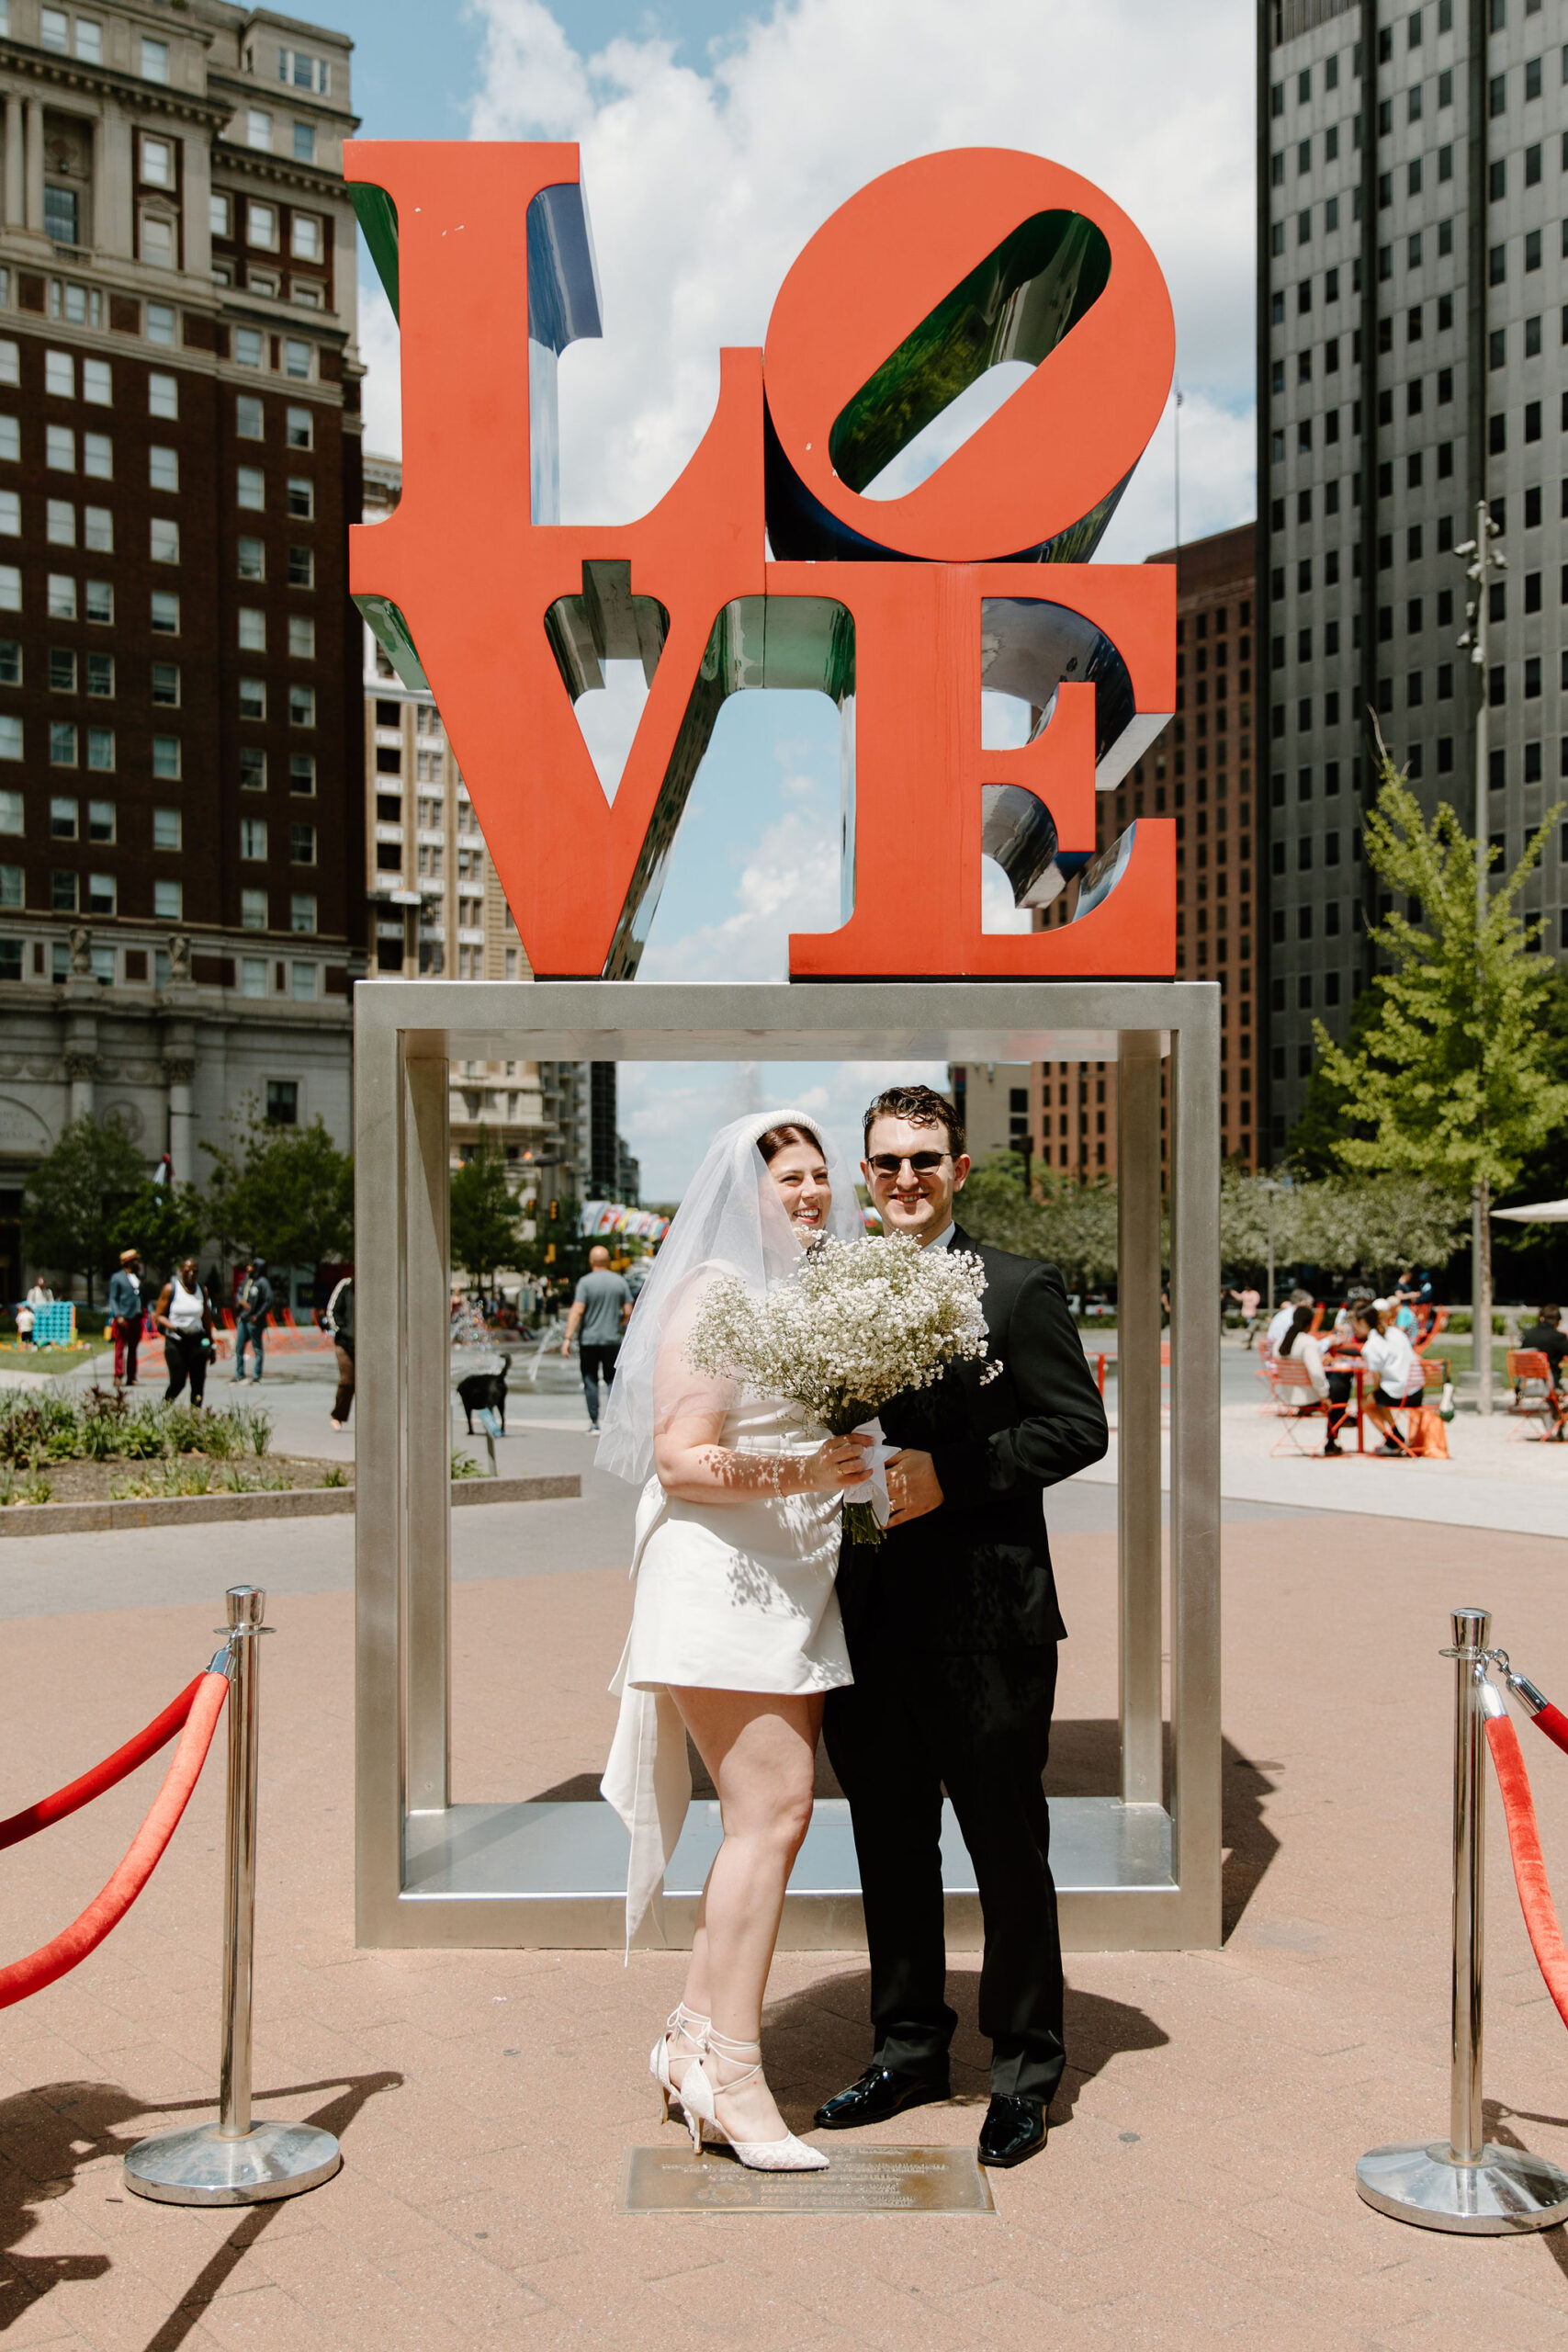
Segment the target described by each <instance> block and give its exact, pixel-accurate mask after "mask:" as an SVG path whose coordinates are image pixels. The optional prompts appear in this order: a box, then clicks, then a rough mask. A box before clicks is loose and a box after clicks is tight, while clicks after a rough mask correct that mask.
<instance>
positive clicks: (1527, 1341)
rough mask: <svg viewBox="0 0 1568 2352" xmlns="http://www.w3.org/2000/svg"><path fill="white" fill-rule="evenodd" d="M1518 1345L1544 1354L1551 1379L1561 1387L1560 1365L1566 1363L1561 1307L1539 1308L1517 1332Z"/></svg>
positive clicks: (1567, 1342) (1567, 1348) (1566, 1343)
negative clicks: (1534, 1317)
mask: <svg viewBox="0 0 1568 2352" xmlns="http://www.w3.org/2000/svg"><path fill="white" fill-rule="evenodd" d="M1519 1345H1520V1347H1521V1348H1533V1349H1534V1350H1535V1351H1537V1353H1538V1354H1540V1355H1543V1356H1545V1358H1546V1359H1547V1362H1548V1363H1550V1364H1551V1377H1552V1381H1553V1383H1554V1385H1556V1386H1557V1387H1559V1388H1561V1387H1562V1367H1563V1364H1564V1363H1568V1339H1564V1338H1563V1336H1562V1308H1561V1307H1560V1306H1542V1307H1540V1308H1539V1309H1538V1310H1537V1314H1536V1319H1535V1321H1534V1322H1533V1323H1532V1324H1530V1326H1529V1329H1527V1330H1523V1331H1521V1332H1520V1333H1519Z"/></svg>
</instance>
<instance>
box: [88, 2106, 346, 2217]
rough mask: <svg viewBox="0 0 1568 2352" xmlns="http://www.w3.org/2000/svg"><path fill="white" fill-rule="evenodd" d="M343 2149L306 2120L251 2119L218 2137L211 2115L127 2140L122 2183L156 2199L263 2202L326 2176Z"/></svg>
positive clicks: (318, 2182) (196, 2202)
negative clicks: (235, 2134) (130, 2144)
mask: <svg viewBox="0 0 1568 2352" xmlns="http://www.w3.org/2000/svg"><path fill="white" fill-rule="evenodd" d="M342 2163H343V2151H342V2149H341V2148H340V2147H339V2146H338V2143H337V2142H336V2141H335V2140H334V2139H333V2135H332V2133H331V2132H330V2131H317V2129H316V2127H315V2125H314V2124H313V2123H254V2124H253V2125H252V2126H251V2129H250V2130H249V2131H247V2132H246V2133H245V2135H244V2137H243V2139H242V2140H225V2139H224V2138H223V2137H222V2135H221V2133H220V2131H219V2129H218V2126H217V2124H216V2123H203V2124H198V2125H197V2126H196V2127H195V2128H194V2129H193V2128H190V2127H187V2128H186V2130H184V2131H160V2132H158V2133H157V2134H156V2136H155V2137H154V2138H152V2139H151V2140H143V2141H141V2143H140V2144H139V2145H138V2146H136V2147H134V2148H132V2150H131V2152H130V2154H129V2155H128V2156H127V2158H126V2160H125V2185H126V2187H127V2188H129V2189H130V2191H131V2192H132V2194H133V2195H135V2196H137V2197H150V2198H152V2199H153V2200H154V2201H155V2202H156V2203H158V2204H160V2205H265V2204H268V2203H270V2202H271V2201H272V2199H275V2198H278V2197H299V2195H301V2194H302V2193H303V2191H304V2190H305V2189H307V2188H320V2187H321V2183H322V2181H324V2180H331V2178H332V2177H333V2173H334V2172H336V2171H337V2169H338V2167H339V2165H341V2164H342Z"/></svg>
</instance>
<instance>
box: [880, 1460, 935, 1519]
mask: <svg viewBox="0 0 1568 2352" xmlns="http://www.w3.org/2000/svg"><path fill="white" fill-rule="evenodd" d="M887 1496H888V1500H889V1501H890V1502H891V1503H892V1505H893V1514H892V1517H891V1518H890V1519H889V1520H888V1522H887V1524H888V1526H889V1527H902V1526H903V1525H904V1524H905V1522H906V1521H908V1520H911V1519H924V1517H925V1515H926V1513H927V1511H929V1510H940V1508H941V1506H942V1481H941V1479H940V1478H939V1477H938V1476H937V1475H936V1464H935V1463H934V1462H933V1461H932V1460H931V1455H930V1454H929V1453H915V1452H914V1451H913V1450H912V1449H911V1450H908V1451H904V1452H900V1453H895V1454H892V1455H890V1456H889V1458H888V1463H887Z"/></svg>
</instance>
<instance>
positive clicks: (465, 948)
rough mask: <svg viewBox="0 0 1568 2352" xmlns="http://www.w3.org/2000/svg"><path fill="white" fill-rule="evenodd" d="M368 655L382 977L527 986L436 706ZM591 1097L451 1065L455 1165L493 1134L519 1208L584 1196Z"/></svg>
mask: <svg viewBox="0 0 1568 2352" xmlns="http://www.w3.org/2000/svg"><path fill="white" fill-rule="evenodd" d="M402 472H403V469H402V465H401V461H400V459H398V458H378V457H373V456H372V457H367V458H366V459H365V520H366V521H367V523H369V522H378V521H382V520H384V519H385V518H386V516H387V515H389V514H390V513H391V512H392V510H393V508H394V507H395V506H396V505H397V503H398V500H399V498H400V495H401V492H402ZM363 646H364V665H365V671H364V698H365V770H364V773H365V836H366V852H365V856H366V865H365V882H364V890H365V895H366V898H367V900H368V905H369V911H370V920H371V923H372V925H373V929H374V933H375V942H376V959H375V960H376V969H377V971H378V974H380V975H381V976H382V977H383V978H385V977H386V976H388V975H389V974H402V975H405V976H408V977H410V978H412V977H413V976H414V975H416V974H423V975H425V976H426V977H434V976H437V975H444V976H446V978H453V977H456V978H458V979H461V980H527V979H531V978H532V977H533V974H532V971H531V969H530V967H529V964H528V958H527V955H526V953H525V950H524V946H523V943H522V941H521V940H520V939H519V937H518V935H517V926H516V924H515V923H514V922H513V920H512V910H511V909H510V908H509V907H508V905H507V903H506V899H505V897H504V895H503V894H502V888H501V884H500V883H499V881H498V880H497V879H496V874H495V867H494V865H493V864H492V863H491V858H490V855H489V854H488V852H487V850H486V848H485V844H484V837H483V835H482V833H481V832H480V831H479V819H478V816H477V815H476V813H475V810H474V806H473V803H472V801H471V800H470V799H469V797H468V786H467V785H465V783H464V782H463V778H462V775H461V774H460V773H459V770H458V767H457V760H456V758H455V757H454V756H453V752H452V748H451V745H450V743H449V741H448V740H447V735H446V728H445V727H444V726H443V725H442V720H441V713H440V711H439V710H438V709H437V708H436V706H435V700H434V695H431V694H430V693H429V691H428V690H427V689H425V688H423V687H413V686H407V685H405V684H403V683H402V681H401V680H400V678H399V677H398V675H397V673H395V671H394V670H393V668H392V665H391V663H390V662H389V661H388V659H387V657H386V655H385V653H384V652H382V650H381V649H380V647H379V646H378V644H377V642H376V640H375V639H374V638H373V637H372V636H371V634H370V632H369V630H368V629H366V630H365V631H364V632H363ZM612 1069H613V1066H612ZM587 1092H588V1081H587V1065H586V1064H585V1063H583V1064H578V1063H573V1062H559V1063H556V1062H530V1061H523V1060H513V1061H463V1062H457V1063H454V1064H453V1068H452V1083H451V1088H450V1091H449V1094H448V1100H447V1118H448V1123H449V1132H450V1136H451V1144H452V1159H453V1163H454V1165H457V1163H459V1162H461V1161H463V1160H467V1159H472V1158H473V1155H474V1153H475V1152H476V1150H477V1149H478V1148H479V1140H480V1138H481V1136H488V1137H490V1138H491V1139H492V1140H493V1141H494V1142H495V1143H496V1145H497V1146H498V1147H499V1148H500V1149H501V1151H502V1153H503V1155H504V1157H505V1159H506V1164H507V1169H508V1171H509V1174H510V1176H511V1179H512V1182H513V1187H514V1189H515V1190H517V1191H518V1192H520V1193H522V1194H523V1196H524V1198H525V1200H527V1201H530V1202H534V1201H537V1200H539V1199H541V1198H543V1199H544V1200H546V1201H550V1200H558V1199H562V1198H566V1199H585V1198H586V1197H587V1195H588V1190H589V1186H588V1148H587V1140H586V1134H585V1130H586V1125H587V1114H586V1107H585V1106H586V1099H587Z"/></svg>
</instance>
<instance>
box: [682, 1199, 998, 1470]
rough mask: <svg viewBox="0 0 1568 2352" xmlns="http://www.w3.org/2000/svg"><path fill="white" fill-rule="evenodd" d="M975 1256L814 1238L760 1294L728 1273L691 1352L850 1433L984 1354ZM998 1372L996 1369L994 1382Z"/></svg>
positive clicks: (900, 1242) (717, 1284) (709, 1299)
mask: <svg viewBox="0 0 1568 2352" xmlns="http://www.w3.org/2000/svg"><path fill="white" fill-rule="evenodd" d="M985 1287H986V1276H985V1272H984V1270H983V1269H982V1267H981V1264H980V1261H979V1260H978V1258H976V1257H972V1256H970V1255H969V1254H968V1253H967V1252H965V1251H964V1250H922V1249H921V1248H920V1246H919V1243H918V1242H917V1241H913V1240H911V1239H910V1238H909V1237H908V1234H903V1233H892V1234H886V1235H883V1236H881V1237H880V1238H873V1239H870V1240H866V1241H835V1240H833V1239H830V1238H823V1239H821V1240H819V1241H815V1242H813V1243H812V1244H811V1246H810V1248H809V1249H808V1250H807V1253H806V1256H805V1257H804V1258H803V1260H802V1261H801V1263H800V1264H799V1266H798V1267H796V1269H795V1272H793V1273H792V1274H791V1275H790V1276H789V1278H788V1280H787V1281H784V1282H782V1283H776V1284H775V1285H774V1287H773V1289H772V1290H770V1291H768V1292H766V1293H765V1294H764V1295H761V1296H758V1295H756V1294H754V1293H753V1292H751V1291H750V1290H748V1288H747V1287H746V1284H745V1283H743V1282H742V1281H741V1280H740V1278H739V1276H738V1275H733V1274H724V1275H719V1276H718V1277H717V1278H716V1280H715V1281H714V1282H713V1283H712V1284H711V1286H710V1287H709V1289H708V1291H707V1293H706V1295H705V1297H704V1299H703V1301H702V1304H701V1306H699V1307H698V1309H697V1311H696V1313H695V1315H694V1317H693V1321H692V1327H691V1330H690V1332H689V1334H688V1336H687V1340H686V1353H687V1355H688V1357H689V1359H690V1361H691V1363H692V1364H693V1365H694V1368H695V1369H696V1370H697V1371H699V1372H707V1373H714V1374H719V1375H720V1376H721V1377H728V1378H734V1379H739V1380H741V1381H743V1382H744V1383H745V1384H746V1385H747V1386H749V1387H750V1388H753V1389H756V1390H757V1391H759V1392H760V1393H761V1394H762V1395H764V1396H770V1397H787V1398H789V1399H790V1400H791V1401H792V1402H793V1403H795V1404H797V1405H800V1406H802V1407H804V1408H805V1409H806V1410H807V1412H808V1413H809V1414H810V1416H811V1418H812V1419H813V1420H815V1421H817V1422H818V1424H819V1425H820V1426H821V1427H822V1428H824V1429H828V1430H836V1431H840V1432H843V1431H848V1430H852V1429H854V1428H857V1427H858V1426H859V1425H860V1423H862V1422H863V1421H867V1420H869V1419H871V1417H872V1415H873V1414H874V1412H876V1410H877V1409H878V1408H879V1407H880V1406H882V1405H885V1404H886V1402H887V1399H888V1398H889V1397H896V1396H897V1394H898V1393H899V1391H900V1390H902V1389H906V1388H929V1387H930V1386H931V1384H932V1382H933V1381H935V1380H936V1379H937V1378H938V1377H939V1376H940V1374H942V1370H943V1369H944V1367H945V1366H946V1365H947V1364H949V1363H953V1362H954V1361H956V1360H957V1359H959V1358H961V1357H968V1358H969V1359H971V1360H972V1361H974V1362H979V1361H981V1360H983V1359H984V1358H985V1356H986V1352H987V1338H986V1321H985V1317H984V1316H983V1315H982V1313H981V1311H980V1295H981V1293H982V1292H983V1291H984V1289H985ZM1000 1369H1001V1366H1000V1365H999V1364H998V1363H992V1364H991V1365H990V1366H989V1367H988V1369H987V1374H986V1375H985V1376H986V1377H987V1378H988V1379H994V1378H995V1377H996V1375H997V1374H998V1372H999V1371H1000Z"/></svg>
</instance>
